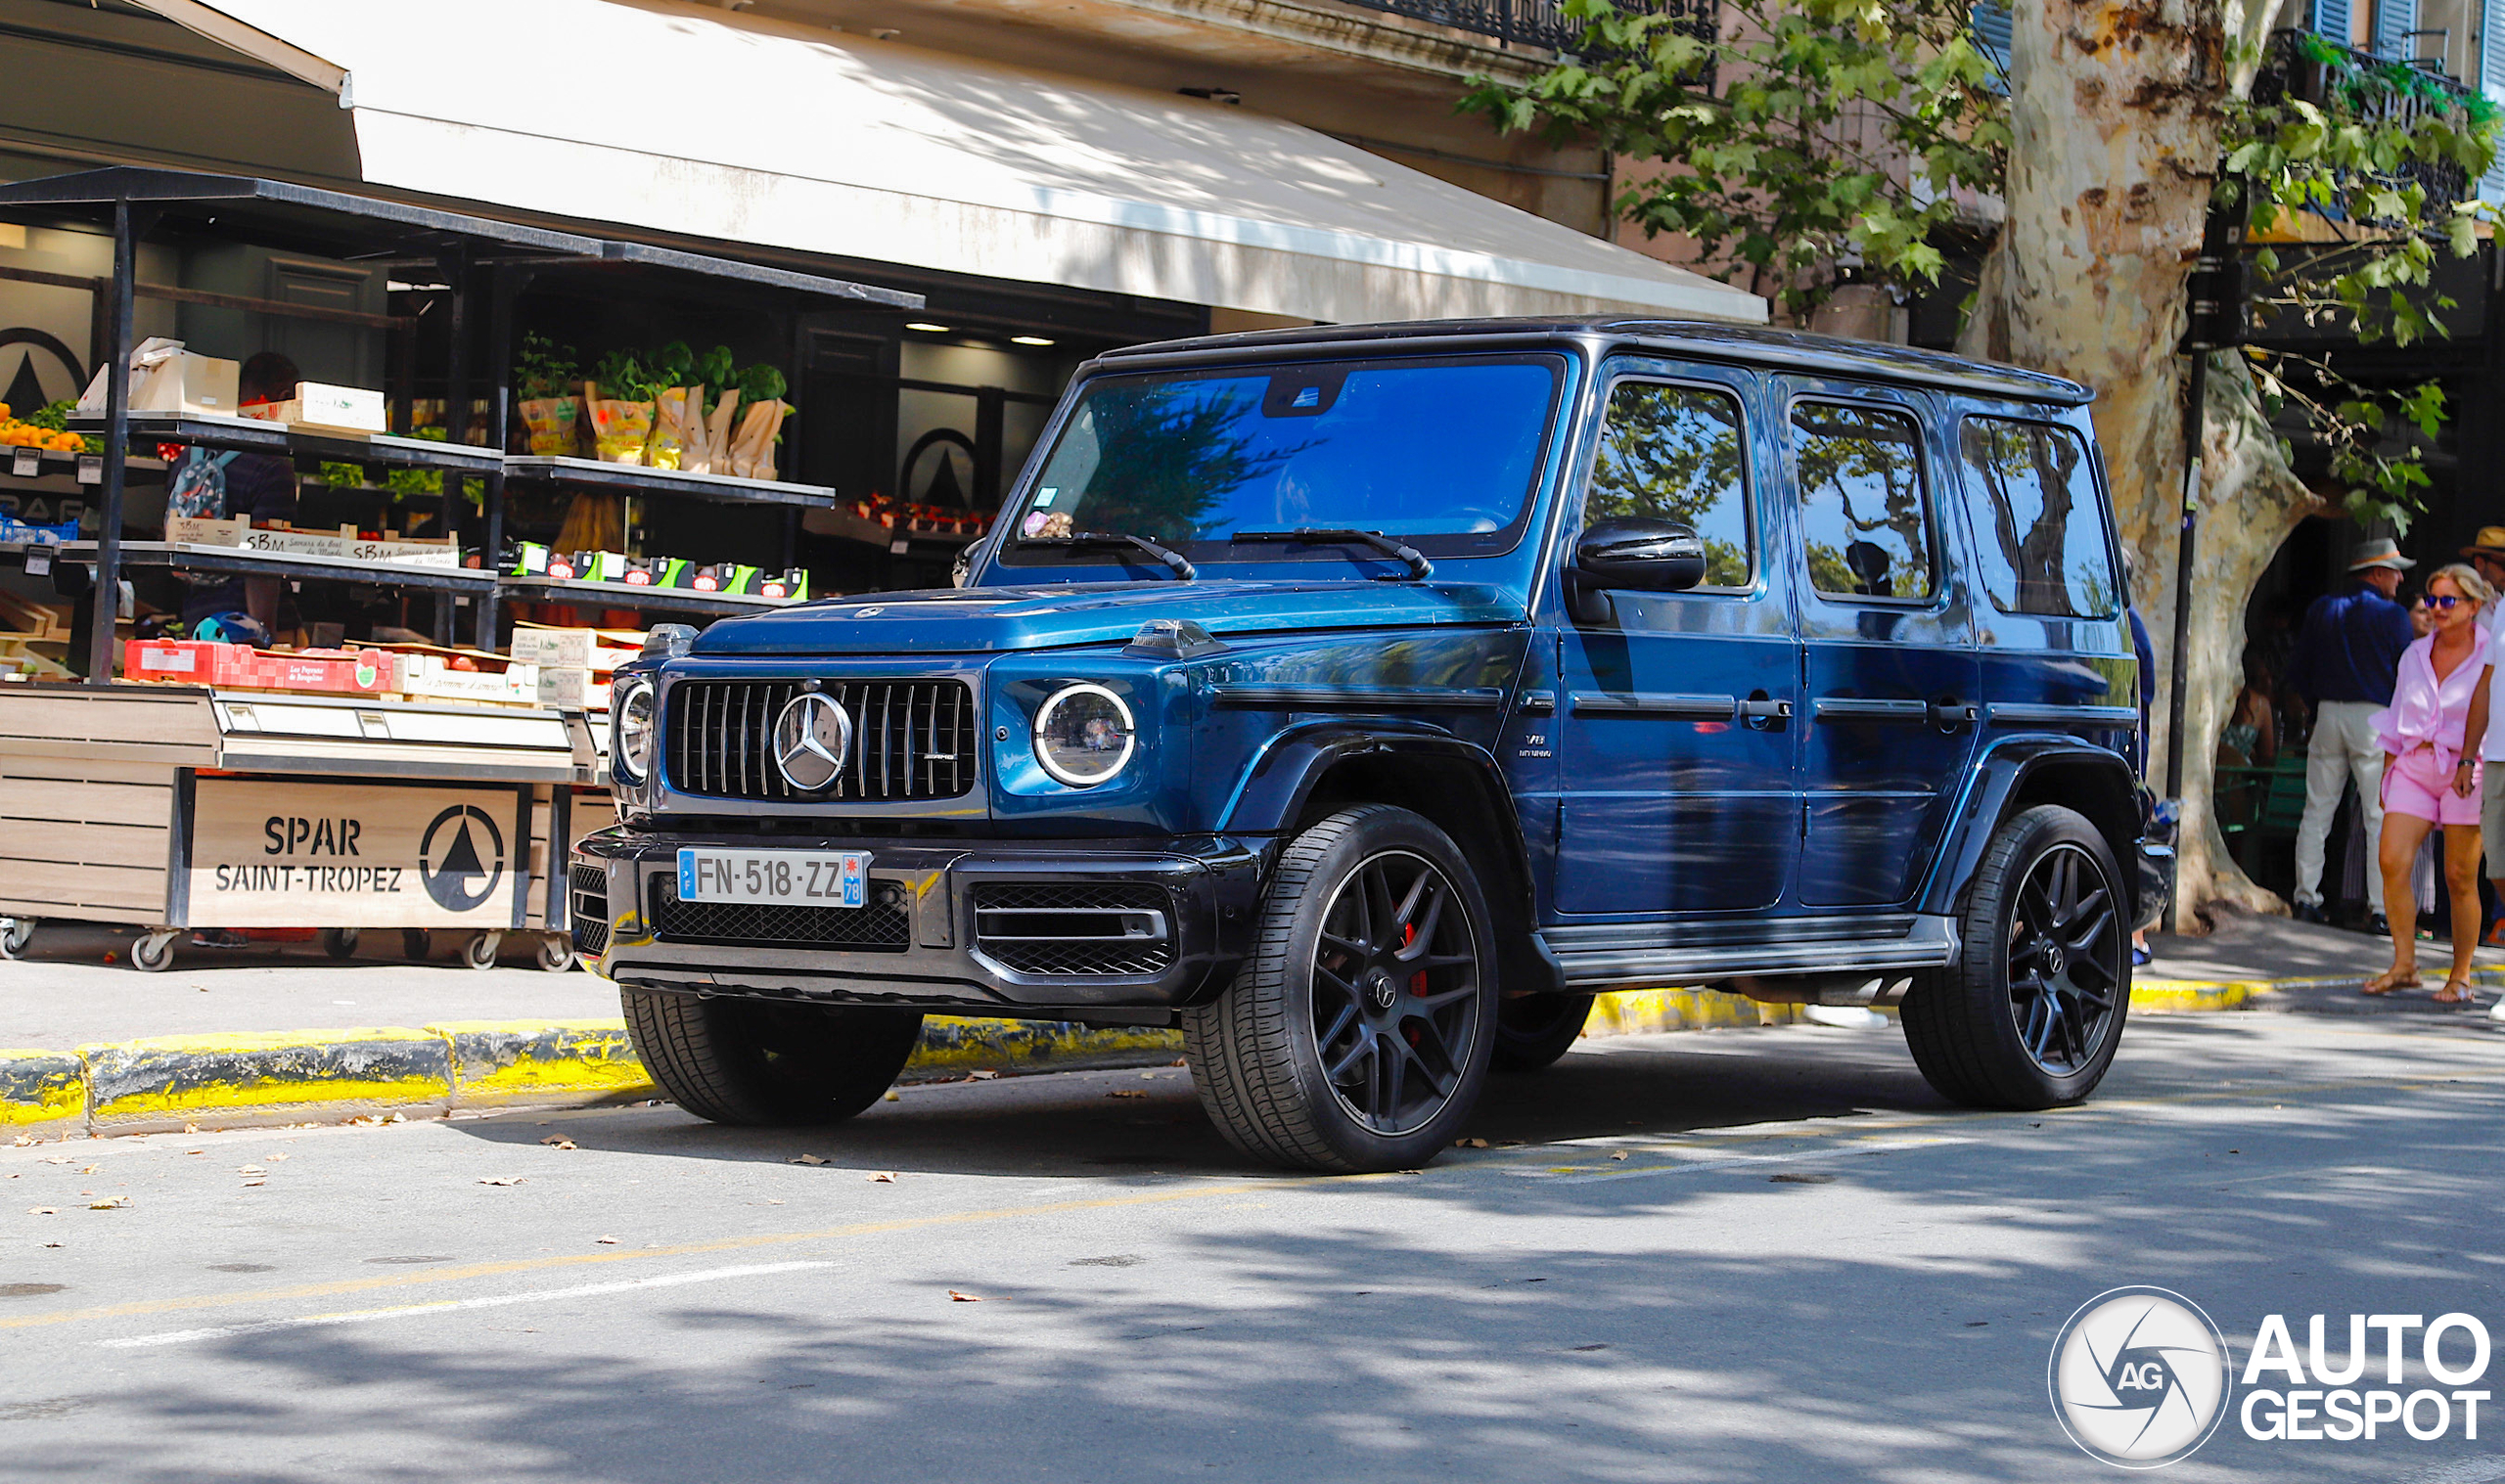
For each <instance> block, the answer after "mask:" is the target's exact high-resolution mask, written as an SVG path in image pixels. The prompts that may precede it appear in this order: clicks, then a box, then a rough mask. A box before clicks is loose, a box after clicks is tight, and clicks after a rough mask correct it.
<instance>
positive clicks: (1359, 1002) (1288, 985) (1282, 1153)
mask: <svg viewBox="0 0 2505 1484" xmlns="http://www.w3.org/2000/svg"><path fill="white" fill-rule="evenodd" d="M1491 922H1492V919H1491V918H1490V916H1489V914H1488V911H1487V905H1486V900H1485V898H1484V897H1482V896H1481V895H1480V890H1479V882H1478V879H1477V877H1474V876H1473V875H1472V873H1471V870H1470V863H1469V862H1468V861H1467V860H1466V859H1464V858H1463V856H1462V854H1461V851H1460V848H1459V847H1458V846H1456V845H1454V844H1453V842H1452V839H1451V837H1450V836H1448V835H1446V834H1445V833H1444V832H1442V831H1441V830H1439V829H1437V828H1436V827H1435V825H1434V824H1433V823H1432V822H1430V821H1429V820H1427V819H1425V818H1424V817H1422V816H1420V815H1417V814H1414V813H1412V812H1410V811H1409V810H1406V809H1400V808H1395V807H1393V806H1391V805H1389V804H1365V805H1359V806H1357V807H1353V808H1348V809H1344V810H1341V811H1340V812H1339V813H1337V814H1333V815H1331V816H1329V817H1327V818H1325V819H1322V820H1320V821H1318V822H1316V823H1315V824H1313V825H1311V826H1309V827H1308V828H1306V829H1305V830H1304V831H1303V832H1300V833H1298V835H1297V836H1296V838H1295V839H1293V840H1291V841H1289V842H1288V846H1287V848H1286V849H1285V850H1283V851H1282V852H1280V856H1279V864H1278V866H1277V867H1276V868H1275V869H1274V870H1273V871H1272V873H1271V877H1270V884H1269V889H1268V895H1267V897H1266V899H1265V901H1264V903H1263V906H1262V909H1261V921H1260V925H1259V928H1258V931H1257V933H1256V935H1255V938H1254V941H1253V949H1252V953H1251V954H1250V956H1249V957H1247V958H1246V960H1245V961H1244V966H1243V967H1242V968H1240V969H1239V970H1238V971H1237V973H1236V976H1235V981H1234V982H1233V983H1232V984H1230V985H1228V986H1227V988H1226V990H1225V992H1224V993H1223V994H1221V995H1220V996H1219V997H1218V998H1217V999H1215V1000H1214V1001H1211V1002H1209V1003H1208V1004H1206V1005H1200V1006H1195V1007H1193V1008H1191V1009H1189V1010H1186V1011H1185V1012H1183V1047H1184V1056H1185V1057H1186V1059H1188V1060H1189V1062H1190V1063H1191V1067H1192V1082H1193V1085H1194V1086H1195V1087H1196V1088H1197V1089H1198V1090H1199V1092H1200V1095H1201V1104H1202V1106H1203V1107H1204V1108H1206V1109H1207V1112H1208V1115H1209V1119H1210V1121H1211V1122H1213V1123H1215V1124H1216V1125H1217V1127H1218V1131H1219V1132H1220V1133H1222V1134H1224V1135H1225V1136H1226V1138H1227V1140H1228V1142H1230V1143H1232V1144H1233V1145H1234V1146H1235V1147H1237V1148H1239V1149H1242V1150H1243V1151H1244V1152H1246V1153H1248V1154H1250V1155H1252V1156H1253V1157H1254V1158H1256V1159H1260V1160H1263V1161H1265V1162H1268V1163H1271V1164H1277V1165H1284V1166H1287V1167H1289V1168H1293V1169H1306V1170H1326V1171H1335V1172H1344V1173H1353V1172H1359V1171H1369V1170H1403V1169H1415V1168H1416V1167H1418V1166H1419V1165H1422V1164H1424V1163H1426V1162H1427V1161H1428V1160H1429V1159H1432V1158H1434V1157H1435V1151H1436V1150H1438V1149H1440V1148H1443V1147H1445V1146H1447V1145H1449V1144H1450V1143H1451V1142H1452V1139H1453V1137H1454V1135H1455V1134H1456V1132H1458V1130H1459V1129H1460V1127H1461V1125H1462V1123H1463V1121H1464V1120H1465V1119H1467V1118H1468V1117H1469V1115H1470V1110H1471V1108H1472V1106H1473V1105H1474V1104H1475V1103H1476V1102H1478V1101H1479V1093H1480V1088H1481V1087H1483V1086H1484V1085H1485V1082H1486V1076H1487V1063H1488V1057H1489V1055H1490V1052H1491V1048H1492V1046H1493V1043H1494V1041H1495V1036H1494V1029H1495V1019H1496V995H1495V953H1494V937H1493V934H1492V931H1491V925H1490V924H1491Z"/></svg>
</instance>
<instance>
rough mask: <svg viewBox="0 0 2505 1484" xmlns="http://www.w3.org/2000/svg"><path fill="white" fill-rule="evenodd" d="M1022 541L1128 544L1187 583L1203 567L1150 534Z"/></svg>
mask: <svg viewBox="0 0 2505 1484" xmlns="http://www.w3.org/2000/svg"><path fill="white" fill-rule="evenodd" d="M1018 544H1019V545H1020V546H1060V547H1068V548H1070V549H1071V550H1073V551H1078V550H1085V549H1087V548H1090V547H1097V548H1104V547H1128V548H1129V549H1130V550H1132V551H1135V552H1138V553H1139V554H1140V555H1142V556H1144V557H1148V558H1151V559H1152V560H1154V561H1157V562H1162V563H1164V564H1165V565H1167V566H1169V567H1172V568H1173V569H1174V575H1175V576H1176V577H1178V578H1180V579H1181V580H1183V581H1185V582H1189V581H1191V580H1192V579H1193V578H1195V577H1197V576H1199V575H1200V574H1201V569H1200V568H1199V567H1196V566H1194V565H1192V563H1191V562H1190V560H1189V559H1187V558H1186V557H1184V555H1183V554H1182V553H1181V552H1178V551H1174V550H1172V549H1171V548H1168V547H1162V546H1160V545H1158V544H1157V543H1156V542H1154V541H1151V540H1149V539H1148V538H1147V537H1146V536H1129V535H1122V534H1118V533H1116V532H1114V531H1078V532H1076V533H1074V534H1071V535H1068V536H1043V537H1032V538H1029V539H1027V540H1024V541H1021V542H1019V543H1018Z"/></svg>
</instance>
